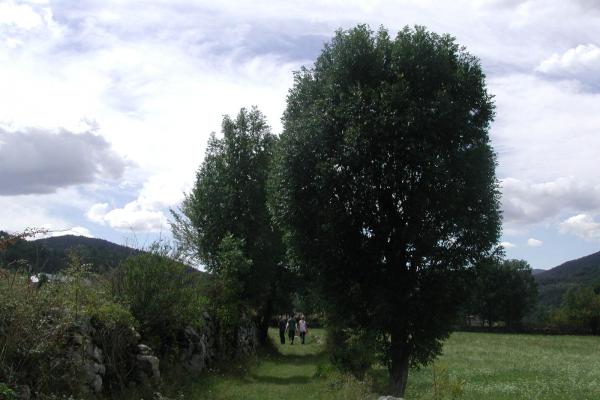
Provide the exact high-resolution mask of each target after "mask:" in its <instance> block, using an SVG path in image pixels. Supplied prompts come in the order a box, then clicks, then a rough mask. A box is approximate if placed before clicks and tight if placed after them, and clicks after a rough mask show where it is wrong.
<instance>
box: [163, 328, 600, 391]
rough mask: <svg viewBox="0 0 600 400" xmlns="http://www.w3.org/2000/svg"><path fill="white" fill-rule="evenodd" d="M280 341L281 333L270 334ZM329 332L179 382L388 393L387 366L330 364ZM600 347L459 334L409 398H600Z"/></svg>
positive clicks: (415, 380) (415, 382)
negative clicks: (352, 371)
mask: <svg viewBox="0 0 600 400" xmlns="http://www.w3.org/2000/svg"><path fill="white" fill-rule="evenodd" d="M270 335H271V337H272V338H273V341H274V343H276V342H277V339H276V335H277V333H276V332H275V331H271V332H270ZM324 335H325V331H322V330H318V329H317V330H313V331H311V335H309V336H308V338H307V339H308V342H307V345H305V346H303V347H302V346H296V345H294V346H290V345H289V344H286V345H279V344H275V345H274V346H275V349H274V350H275V351H270V352H266V353H262V354H261V355H260V357H259V358H258V360H257V361H255V362H250V363H248V364H243V365H230V369H229V370H222V371H221V372H220V373H216V374H211V375H207V376H205V378H204V379H202V380H200V381H195V382H192V383H189V384H188V385H183V386H182V385H177V387H173V388H172V389H171V391H167V392H166V393H167V395H169V396H172V397H175V396H176V395H177V394H178V393H179V394H180V395H182V396H183V397H184V398H185V399H190V400H196V399H208V400H212V399H214V400H217V399H218V400H234V399H242V398H243V399H261V400H262V399H286V398H296V397H298V396H306V397H310V398H314V399H323V400H333V399H361V400H364V399H377V398H379V396H380V395H386V394H389V393H388V392H387V379H386V375H387V374H386V370H385V368H383V367H381V366H377V365H376V366H375V367H374V368H372V369H370V370H369V371H367V373H366V374H365V377H364V379H363V380H357V379H356V378H353V377H352V376H349V375H345V374H343V373H339V372H337V371H336V369H335V368H332V366H331V365H330V364H329V357H328V355H327V353H326V350H325V346H326V345H325V342H324V341H323V338H324ZM599 360H600V348H598V346H597V345H596V339H594V338H593V337H580V336H542V335H512V334H490V333H461V332H458V333H453V334H452V335H451V336H450V337H449V339H448V340H447V341H446V342H445V343H444V351H443V354H442V355H441V356H440V358H439V359H438V360H436V362H435V363H434V364H432V365H430V366H427V367H424V368H418V369H413V370H411V376H412V379H411V380H410V382H409V384H408V387H407V390H406V398H407V399H414V400H446V399H447V400H450V399H455V400H458V399H460V400H480V399H483V398H485V399H489V400H506V399H511V400H563V399H581V400H592V399H597V398H598V397H599V396H600V384H599V382H600V361H599Z"/></svg>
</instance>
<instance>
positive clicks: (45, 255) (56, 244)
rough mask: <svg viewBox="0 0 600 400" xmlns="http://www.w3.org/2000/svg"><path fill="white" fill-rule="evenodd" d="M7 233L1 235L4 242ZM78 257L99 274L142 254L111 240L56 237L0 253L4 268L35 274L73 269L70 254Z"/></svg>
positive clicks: (19, 243)
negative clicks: (21, 267)
mask: <svg viewBox="0 0 600 400" xmlns="http://www.w3.org/2000/svg"><path fill="white" fill-rule="evenodd" d="M2 237H6V233H4V232H1V231H0V238H2ZM71 253H73V254H76V255H77V257H79V261H80V262H81V263H83V264H91V266H92V270H93V271H95V272H101V271H106V270H108V269H112V268H114V267H117V266H118V265H119V264H120V263H121V262H123V261H124V260H125V259H126V258H128V257H129V256H132V255H135V254H139V253H140V250H136V249H132V248H130V247H126V246H121V245H118V244H115V243H112V242H109V241H107V240H103V239H96V238H89V237H85V236H74V235H65V236H56V237H50V238H44V239H37V240H31V241H28V240H22V239H20V240H17V241H16V242H15V243H14V244H12V245H11V246H9V247H8V248H6V249H5V250H4V251H0V266H2V265H4V266H10V265H16V264H23V265H27V267H28V268H29V269H30V272H32V273H39V272H46V273H55V272H58V271H60V270H62V269H63V268H65V267H67V266H68V265H69V257H70V254H71Z"/></svg>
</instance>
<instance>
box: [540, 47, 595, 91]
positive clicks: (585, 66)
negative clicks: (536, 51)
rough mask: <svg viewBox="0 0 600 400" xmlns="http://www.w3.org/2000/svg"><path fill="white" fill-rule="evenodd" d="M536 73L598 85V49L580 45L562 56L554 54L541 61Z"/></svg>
mask: <svg viewBox="0 0 600 400" xmlns="http://www.w3.org/2000/svg"><path fill="white" fill-rule="evenodd" d="M536 71H539V72H541V73H543V74H546V75H549V76H552V77H557V78H563V79H577V80H579V81H581V82H582V83H583V84H584V85H592V86H595V85H598V84H600V47H598V46H597V45H595V44H591V43H590V44H580V45H578V46H577V47H574V48H571V49H568V50H567V51H565V52H564V53H562V54H559V53H554V54H553V55H552V56H550V57H549V58H547V59H545V60H543V61H542V62H541V63H540V64H539V65H538V67H537V68H536Z"/></svg>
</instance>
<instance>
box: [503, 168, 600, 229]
mask: <svg viewBox="0 0 600 400" xmlns="http://www.w3.org/2000/svg"><path fill="white" fill-rule="evenodd" d="M501 187H502V209H503V213H504V214H503V215H504V222H505V223H506V224H509V225H515V224H520V225H523V224H535V223H539V222H544V221H548V220H552V219H554V218H556V217H559V216H560V214H561V213H564V212H565V211H567V210H575V211H589V210H596V209H598V208H600V185H592V184H589V183H587V182H582V181H580V180H578V179H575V178H572V177H570V178H559V179H556V180H554V181H548V182H541V183H534V182H531V181H522V180H519V179H515V178H505V179H503V180H502V182H501Z"/></svg>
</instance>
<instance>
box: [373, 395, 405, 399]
mask: <svg viewBox="0 0 600 400" xmlns="http://www.w3.org/2000/svg"><path fill="white" fill-rule="evenodd" d="M378 400H404V398H403V397H394V396H381V397H380V398H379V399H378Z"/></svg>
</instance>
